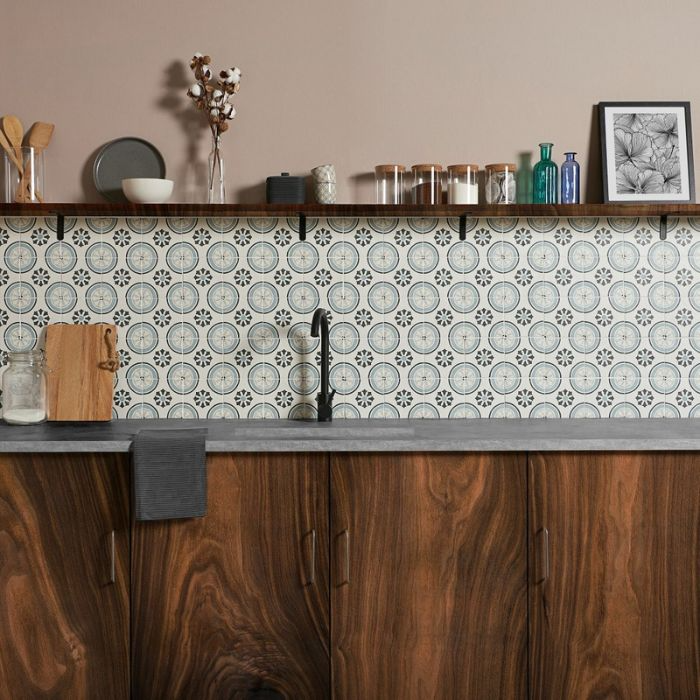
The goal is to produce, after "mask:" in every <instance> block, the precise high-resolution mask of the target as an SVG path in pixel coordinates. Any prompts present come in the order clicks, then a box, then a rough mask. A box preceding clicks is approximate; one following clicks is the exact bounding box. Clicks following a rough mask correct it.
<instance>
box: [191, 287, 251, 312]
mask: <svg viewBox="0 0 700 700" xmlns="http://www.w3.org/2000/svg"><path fill="white" fill-rule="evenodd" d="M261 284H262V283H261ZM190 286H191V285H190ZM251 290H252V288H251ZM249 297H250V292H249ZM238 301H239V298H238V290H237V289H236V288H235V287H234V286H233V285H232V284H231V283H230V282H216V283H215V284H213V285H212V286H211V287H209V290H208V291H207V303H208V304H209V308H210V309H211V310H212V311H214V312H215V313H219V314H228V313H231V311H233V310H234V309H235V308H236V306H238ZM195 305H196V302H195ZM193 308H194V307H193Z"/></svg>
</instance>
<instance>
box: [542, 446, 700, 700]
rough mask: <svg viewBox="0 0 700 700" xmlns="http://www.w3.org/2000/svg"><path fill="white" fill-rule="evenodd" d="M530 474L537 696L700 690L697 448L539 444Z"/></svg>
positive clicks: (656, 696)
mask: <svg viewBox="0 0 700 700" xmlns="http://www.w3.org/2000/svg"><path fill="white" fill-rule="evenodd" d="M529 479H530V489H529V491H530V541H531V543H532V546H531V548H530V552H531V554H530V556H531V560H530V570H531V588H530V591H531V592H530V604H531V642H530V646H531V683H532V696H533V697H534V698H557V699H559V698H625V700H637V699H640V698H641V699H644V700H647V699H648V700H661V699H664V698H668V699H669V700H671V699H673V700H691V699H697V698H700V460H699V459H698V456H697V455H694V454H691V453H676V454H674V453H668V452H666V453H645V454H633V453H615V454H612V453H602V454H600V453H599V454H593V453H571V454H533V455H531V456H530V467H529ZM542 528H547V529H548V530H549V540H550V546H549V559H550V561H549V564H550V575H549V578H548V579H547V580H546V581H544V580H543V578H544V575H545V571H544V568H545V553H544V552H543V549H542V548H543V544H544V539H543V536H542Z"/></svg>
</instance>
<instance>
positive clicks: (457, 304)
mask: <svg viewBox="0 0 700 700" xmlns="http://www.w3.org/2000/svg"><path fill="white" fill-rule="evenodd" d="M419 284H421V283H419ZM414 286H415V285H414ZM411 289H413V287H411ZM433 290H434V295H435V298H434V305H432V302H431V307H432V308H429V309H428V311H434V310H435V308H436V307H437V305H438V300H439V296H438V293H437V290H436V289H435V288H434V287H433ZM447 298H448V301H449V302H450V306H451V307H452V308H453V309H454V310H455V311H456V312H457V313H460V314H465V313H470V312H471V311H474V309H476V307H477V306H478V305H479V291H478V290H477V288H476V287H475V286H474V285H473V284H472V283H471V282H457V283H456V284H453V285H452V286H451V287H450V289H449V291H448V297H447ZM408 302H409V304H411V308H413V310H414V311H419V312H420V313H426V312H425V311H421V310H420V308H416V307H414V306H413V304H412V303H411V293H410V290H409V297H408Z"/></svg>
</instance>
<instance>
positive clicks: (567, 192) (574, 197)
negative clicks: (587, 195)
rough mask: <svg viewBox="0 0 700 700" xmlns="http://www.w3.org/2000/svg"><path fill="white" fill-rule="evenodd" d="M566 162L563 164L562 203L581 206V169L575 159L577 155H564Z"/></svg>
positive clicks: (570, 153) (570, 152)
mask: <svg viewBox="0 0 700 700" xmlns="http://www.w3.org/2000/svg"><path fill="white" fill-rule="evenodd" d="M564 155H565V156H566V160H565V161H564V162H563V163H562V164H561V200H560V201H561V203H562V204H579V203H580V202H581V167H580V166H579V164H578V163H577V162H576V160H575V159H574V156H575V155H576V153H574V152H573V151H569V152H567V153H565V154H564Z"/></svg>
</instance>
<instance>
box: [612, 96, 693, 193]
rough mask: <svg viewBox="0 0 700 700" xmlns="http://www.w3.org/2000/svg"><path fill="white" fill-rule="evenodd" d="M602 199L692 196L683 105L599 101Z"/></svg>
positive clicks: (686, 115) (687, 115)
mask: <svg viewBox="0 0 700 700" xmlns="http://www.w3.org/2000/svg"><path fill="white" fill-rule="evenodd" d="M599 109H600V124H601V143H602V148H603V181H604V195H605V201H606V202H625V201H630V202H640V201H646V202H666V201H676V202H690V201H693V199H694V192H693V185H694V183H693V168H692V146H691V135H690V108H689V105H688V103H663V104H661V103H646V104H633V103H601V104H600V106H599Z"/></svg>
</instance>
